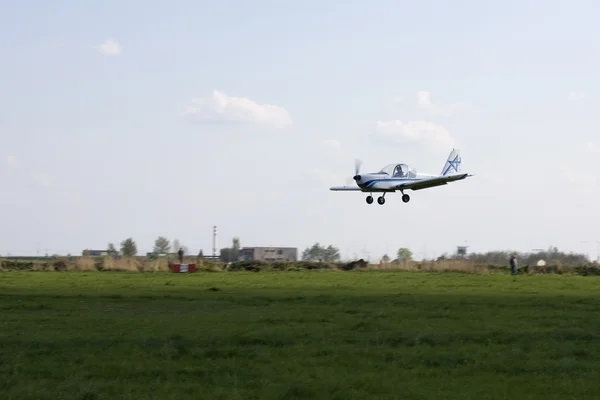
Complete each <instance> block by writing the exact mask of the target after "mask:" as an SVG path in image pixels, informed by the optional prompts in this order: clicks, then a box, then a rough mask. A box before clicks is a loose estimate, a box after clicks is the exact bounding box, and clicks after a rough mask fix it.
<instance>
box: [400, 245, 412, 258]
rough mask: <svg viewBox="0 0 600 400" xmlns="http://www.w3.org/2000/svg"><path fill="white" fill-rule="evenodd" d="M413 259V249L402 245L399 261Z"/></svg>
mask: <svg viewBox="0 0 600 400" xmlns="http://www.w3.org/2000/svg"><path fill="white" fill-rule="evenodd" d="M411 260H412V251H410V250H409V249H407V248H406V247H402V248H400V249H398V261H411Z"/></svg>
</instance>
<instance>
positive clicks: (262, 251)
mask: <svg viewBox="0 0 600 400" xmlns="http://www.w3.org/2000/svg"><path fill="white" fill-rule="evenodd" d="M239 260H240V261H297V260H298V249H297V248H296V247H243V248H242V249H240V257H239Z"/></svg>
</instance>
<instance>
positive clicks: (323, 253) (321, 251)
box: [302, 242, 340, 262]
mask: <svg viewBox="0 0 600 400" xmlns="http://www.w3.org/2000/svg"><path fill="white" fill-rule="evenodd" d="M302 260H304V261H323V262H336V261H339V260H340V251H339V250H338V249H337V248H335V247H333V246H332V245H329V246H327V247H323V246H321V244H320V243H319V242H317V243H315V244H313V245H312V246H311V247H309V248H306V249H305V250H304V251H303V252H302Z"/></svg>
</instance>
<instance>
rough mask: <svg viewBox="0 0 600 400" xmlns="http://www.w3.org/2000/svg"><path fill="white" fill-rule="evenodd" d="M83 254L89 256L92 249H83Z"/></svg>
mask: <svg viewBox="0 0 600 400" xmlns="http://www.w3.org/2000/svg"><path fill="white" fill-rule="evenodd" d="M81 255H82V256H84V257H87V256H89V255H90V251H89V250H88V249H85V250H83V251H82V252H81Z"/></svg>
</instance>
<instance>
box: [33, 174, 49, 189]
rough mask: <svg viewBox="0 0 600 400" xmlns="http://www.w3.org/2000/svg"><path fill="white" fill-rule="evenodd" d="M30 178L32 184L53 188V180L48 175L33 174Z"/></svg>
mask: <svg viewBox="0 0 600 400" xmlns="http://www.w3.org/2000/svg"><path fill="white" fill-rule="evenodd" d="M32 177H33V180H34V182H35V183H37V184H38V185H40V186H44V187H47V188H49V187H52V186H54V178H52V177H51V176H50V175H47V174H43V173H34V174H33V176H32Z"/></svg>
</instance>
